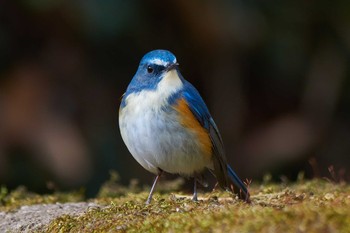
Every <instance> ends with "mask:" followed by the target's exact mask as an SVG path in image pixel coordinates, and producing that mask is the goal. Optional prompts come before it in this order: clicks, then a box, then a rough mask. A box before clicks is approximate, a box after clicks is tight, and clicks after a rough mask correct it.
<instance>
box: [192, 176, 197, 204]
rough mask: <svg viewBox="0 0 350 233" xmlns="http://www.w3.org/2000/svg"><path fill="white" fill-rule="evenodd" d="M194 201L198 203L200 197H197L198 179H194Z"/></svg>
mask: <svg viewBox="0 0 350 233" xmlns="http://www.w3.org/2000/svg"><path fill="white" fill-rule="evenodd" d="M192 201H198V197H197V179H196V178H194V185H193V197H192Z"/></svg>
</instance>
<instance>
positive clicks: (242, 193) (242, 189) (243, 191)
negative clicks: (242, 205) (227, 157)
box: [227, 165, 250, 202]
mask: <svg viewBox="0 0 350 233" xmlns="http://www.w3.org/2000/svg"><path fill="white" fill-rule="evenodd" d="M227 173H228V176H229V178H230V180H231V181H232V182H233V184H234V185H235V186H236V187H237V188H238V191H239V192H238V195H239V197H240V198H241V199H243V200H245V201H246V202H250V194H249V191H248V189H247V187H246V186H245V184H244V183H243V182H242V180H241V179H240V178H239V177H238V176H237V174H236V173H235V172H234V171H233V170H232V168H231V167H230V165H227Z"/></svg>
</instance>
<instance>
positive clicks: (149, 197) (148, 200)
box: [146, 171, 163, 205]
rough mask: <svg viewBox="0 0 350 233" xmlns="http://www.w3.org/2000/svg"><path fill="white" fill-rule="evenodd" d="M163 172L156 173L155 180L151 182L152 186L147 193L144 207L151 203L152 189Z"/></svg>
mask: <svg viewBox="0 0 350 233" xmlns="http://www.w3.org/2000/svg"><path fill="white" fill-rule="evenodd" d="M162 173H163V171H160V172H159V173H158V175H157V176H156V179H155V180H154V182H153V185H152V188H151V191H150V192H149V195H148V198H147V201H146V205H148V204H150V203H151V201H152V196H153V192H154V188H155V187H156V184H157V182H158V180H159V178H160V176H161V175H162Z"/></svg>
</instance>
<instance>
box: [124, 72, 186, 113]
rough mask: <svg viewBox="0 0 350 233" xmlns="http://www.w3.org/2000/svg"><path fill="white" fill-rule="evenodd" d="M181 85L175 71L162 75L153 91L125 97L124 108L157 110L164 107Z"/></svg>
mask: <svg viewBox="0 0 350 233" xmlns="http://www.w3.org/2000/svg"><path fill="white" fill-rule="evenodd" d="M182 86H183V83H182V81H181V79H180V77H179V75H178V73H177V71H176V70H175V69H172V70H170V71H168V72H167V73H165V74H164V77H163V78H162V80H161V81H160V82H159V83H158V85H157V88H156V89H155V90H143V91H140V92H137V93H132V94H129V95H128V96H127V97H126V100H125V101H126V106H125V108H128V109H130V110H131V109H132V110H134V111H135V110H138V109H140V108H142V109H144V108H145V107H146V108H152V109H154V110H158V109H160V108H162V107H163V106H164V104H165V103H166V101H167V99H168V97H170V96H171V95H172V94H174V93H175V92H177V91H178V90H179V89H180V88H182Z"/></svg>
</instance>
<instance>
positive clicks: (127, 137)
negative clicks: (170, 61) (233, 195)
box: [119, 70, 210, 175]
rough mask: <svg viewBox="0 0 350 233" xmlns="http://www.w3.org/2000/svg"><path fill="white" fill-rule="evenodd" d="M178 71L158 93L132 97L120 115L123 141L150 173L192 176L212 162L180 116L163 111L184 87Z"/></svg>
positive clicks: (167, 75)
mask: <svg viewBox="0 0 350 233" xmlns="http://www.w3.org/2000/svg"><path fill="white" fill-rule="evenodd" d="M182 85H183V84H182V82H181V80H180V79H179V77H178V75H177V71H176V70H172V71H169V72H168V74H166V76H165V77H164V78H163V79H162V81H161V82H160V83H159V84H158V87H157V89H156V90H152V91H150V90H147V91H141V92H138V93H132V94H129V96H128V97H127V98H126V105H125V107H123V108H121V109H120V112H119V127H120V131H121V135H122V138H123V140H124V142H125V144H126V146H127V147H128V149H129V151H130V153H131V154H132V155H133V157H134V158H135V159H136V160H137V161H138V162H139V163H140V164H141V165H142V166H143V167H144V168H145V169H146V170H148V171H150V172H153V173H157V172H158V168H161V169H162V170H164V171H166V172H169V173H181V174H188V175H190V174H192V173H193V172H195V171H200V170H202V169H203V168H204V167H205V166H207V165H208V164H209V163H210V161H207V160H204V157H203V156H202V154H203V152H202V151H201V148H200V146H199V145H198V143H197V141H196V140H194V139H195V134H194V133H193V132H190V131H188V130H186V129H184V128H183V126H182V125H181V124H180V123H179V116H178V113H177V112H176V111H175V110H173V109H171V108H167V109H165V108H163V107H164V105H165V104H167V98H168V97H169V96H170V95H171V94H173V93H175V92H176V91H178V90H179V89H180V88H182Z"/></svg>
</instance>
